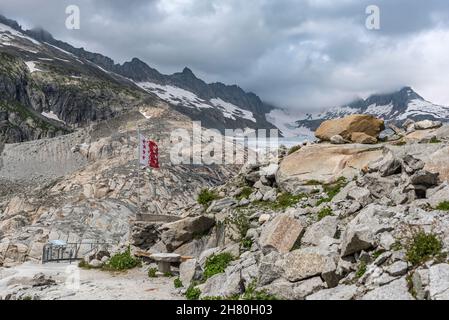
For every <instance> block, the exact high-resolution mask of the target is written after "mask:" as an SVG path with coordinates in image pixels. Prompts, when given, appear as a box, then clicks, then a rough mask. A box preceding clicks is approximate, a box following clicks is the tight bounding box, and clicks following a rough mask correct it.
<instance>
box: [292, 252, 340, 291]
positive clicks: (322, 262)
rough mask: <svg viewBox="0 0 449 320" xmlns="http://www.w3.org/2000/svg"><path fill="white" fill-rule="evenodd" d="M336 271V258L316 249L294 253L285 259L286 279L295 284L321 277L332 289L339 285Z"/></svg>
mask: <svg viewBox="0 0 449 320" xmlns="http://www.w3.org/2000/svg"><path fill="white" fill-rule="evenodd" d="M336 269H337V264H336V263H335V259H334V257H333V256H331V255H329V254H328V253H326V252H323V251H322V250H320V249H318V248H314V247H310V248H304V249H299V250H295V251H292V252H290V253H288V254H287V255H286V257H285V265H284V270H285V278H286V279H287V280H289V281H293V282H294V281H299V280H304V279H308V278H311V277H314V276H321V277H322V278H323V280H325V281H326V283H327V285H328V287H330V288H331V287H334V286H336V285H337V284H338V279H337V278H336Z"/></svg>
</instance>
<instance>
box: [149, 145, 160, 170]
mask: <svg viewBox="0 0 449 320" xmlns="http://www.w3.org/2000/svg"><path fill="white" fill-rule="evenodd" d="M148 145H149V148H150V161H149V165H150V167H151V168H155V169H159V147H158V146H157V144H156V142H154V141H151V140H150V141H149V142H148Z"/></svg>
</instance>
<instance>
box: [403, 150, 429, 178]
mask: <svg viewBox="0 0 449 320" xmlns="http://www.w3.org/2000/svg"><path fill="white" fill-rule="evenodd" d="M424 166H425V163H424V162H423V161H421V160H420V159H417V158H415V157H413V156H412V155H409V154H407V155H405V156H404V157H403V158H402V168H403V169H404V171H405V172H406V173H407V174H413V173H415V172H416V171H419V170H422V169H423V168H424Z"/></svg>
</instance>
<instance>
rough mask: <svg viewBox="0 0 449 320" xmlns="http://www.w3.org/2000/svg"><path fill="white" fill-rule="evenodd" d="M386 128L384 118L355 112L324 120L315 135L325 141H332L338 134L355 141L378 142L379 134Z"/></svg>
mask: <svg viewBox="0 0 449 320" xmlns="http://www.w3.org/2000/svg"><path fill="white" fill-rule="evenodd" d="M384 129H385V125H384V121H383V120H380V119H377V118H375V117H373V116H369V115H361V114H355V115H350V116H347V117H344V118H341V119H333V120H327V121H324V122H323V123H321V125H320V126H319V127H318V129H317V130H316V131H315V136H316V137H317V138H319V139H321V140H323V141H331V138H332V137H335V136H337V135H338V136H340V137H342V138H343V139H345V140H349V141H352V142H354V143H366V144H372V143H376V142H377V138H378V137H379V134H380V133H381V132H382V131H383V130H384ZM334 139H335V138H334Z"/></svg>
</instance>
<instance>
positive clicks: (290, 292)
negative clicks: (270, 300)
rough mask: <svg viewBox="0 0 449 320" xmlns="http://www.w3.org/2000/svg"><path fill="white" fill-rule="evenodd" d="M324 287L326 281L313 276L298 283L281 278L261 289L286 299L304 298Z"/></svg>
mask: <svg viewBox="0 0 449 320" xmlns="http://www.w3.org/2000/svg"><path fill="white" fill-rule="evenodd" d="M324 288H325V283H324V282H323V280H321V278H320V277H313V278H310V279H307V280H304V281H300V282H297V283H291V282H289V281H287V280H284V279H279V280H276V281H274V282H273V283H271V284H269V285H267V286H264V287H261V288H260V291H265V292H267V293H268V294H271V295H274V296H275V297H277V298H280V299H284V300H304V298H305V297H306V296H308V295H310V294H312V293H315V292H317V291H318V290H321V289H324Z"/></svg>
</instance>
